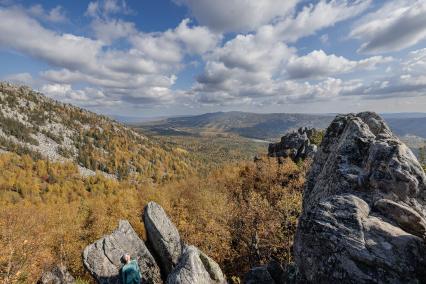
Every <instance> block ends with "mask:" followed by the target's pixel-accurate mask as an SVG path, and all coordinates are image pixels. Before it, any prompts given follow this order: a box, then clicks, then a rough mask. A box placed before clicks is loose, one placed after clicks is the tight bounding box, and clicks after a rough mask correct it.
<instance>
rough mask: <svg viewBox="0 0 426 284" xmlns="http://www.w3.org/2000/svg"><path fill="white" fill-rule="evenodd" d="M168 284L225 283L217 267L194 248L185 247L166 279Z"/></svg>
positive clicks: (211, 260)
mask: <svg viewBox="0 0 426 284" xmlns="http://www.w3.org/2000/svg"><path fill="white" fill-rule="evenodd" d="M167 283H168V284H209V283H212V284H218V283H226V280H225V276H224V275H223V273H222V271H221V269H220V267H219V265H218V264H217V263H216V262H215V261H214V260H213V259H211V258H210V257H208V256H207V255H205V254H204V253H203V252H201V251H200V250H199V249H197V248H196V247H194V246H186V247H185V249H184V251H183V253H182V256H181V257H180V259H179V263H178V265H177V266H176V267H175V269H174V270H173V271H172V272H171V273H170V275H169V276H168V278H167Z"/></svg>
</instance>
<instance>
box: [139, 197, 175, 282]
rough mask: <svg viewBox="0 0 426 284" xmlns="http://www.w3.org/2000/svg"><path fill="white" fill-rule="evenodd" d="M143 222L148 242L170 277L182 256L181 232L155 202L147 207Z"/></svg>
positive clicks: (164, 271)
mask: <svg viewBox="0 0 426 284" xmlns="http://www.w3.org/2000/svg"><path fill="white" fill-rule="evenodd" d="M143 220H144V223H145V228H146V232H147V236H148V242H149V243H150V245H151V246H152V248H153V250H154V251H155V255H156V256H157V257H158V260H159V262H160V266H161V268H162V270H163V273H164V274H166V275H168V274H169V273H170V272H171V271H172V269H173V268H174V267H175V266H176V265H177V263H178V260H179V257H180V255H181V254H182V242H181V239H180V236H179V232H178V230H177V229H176V226H175V225H174V224H173V223H172V221H170V219H169V218H168V217H167V214H166V212H164V210H163V208H162V207H161V206H160V205H158V204H157V203H155V202H149V203H148V205H147V206H146V207H145V209H144V214H143Z"/></svg>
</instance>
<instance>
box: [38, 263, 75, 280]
mask: <svg viewBox="0 0 426 284" xmlns="http://www.w3.org/2000/svg"><path fill="white" fill-rule="evenodd" d="M37 283H39V284H73V283H75V279H74V277H72V275H71V274H70V273H69V272H68V270H67V268H66V267H65V266H63V265H58V266H55V267H53V268H52V270H49V271H45V272H44V273H43V275H42V276H41V278H40V279H39V281H38V282H37Z"/></svg>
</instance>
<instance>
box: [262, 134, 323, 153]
mask: <svg viewBox="0 0 426 284" xmlns="http://www.w3.org/2000/svg"><path fill="white" fill-rule="evenodd" d="M318 131H319V130H316V129H314V128H312V129H308V128H299V129H298V130H297V131H292V132H289V133H287V134H286V135H284V136H283V137H281V142H279V143H271V144H269V148H268V155H269V156H270V157H283V158H287V157H289V158H291V159H292V160H293V161H298V160H300V159H306V158H313V156H314V155H315V153H316V152H317V146H316V145H314V144H312V142H311V139H312V137H313V135H315V134H317V133H318Z"/></svg>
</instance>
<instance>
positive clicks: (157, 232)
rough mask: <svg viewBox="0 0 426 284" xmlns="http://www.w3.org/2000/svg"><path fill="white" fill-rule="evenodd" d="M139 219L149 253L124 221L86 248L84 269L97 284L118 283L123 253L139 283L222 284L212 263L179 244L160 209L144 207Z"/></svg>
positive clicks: (177, 234)
mask: <svg viewBox="0 0 426 284" xmlns="http://www.w3.org/2000/svg"><path fill="white" fill-rule="evenodd" d="M143 219H144V221H145V229H146V233H147V235H148V242H149V243H148V245H149V249H150V250H151V251H150V250H148V248H147V246H146V245H145V243H144V242H143V241H142V240H141V239H140V238H139V237H138V236H137V234H136V232H135V231H134V230H133V228H132V227H131V225H130V224H129V222H128V221H120V224H119V227H118V229H116V230H115V231H114V232H113V233H112V234H111V235H108V236H105V237H103V238H102V239H100V240H98V241H96V242H95V243H93V244H91V245H89V246H87V247H86V249H85V250H84V253H83V259H84V265H85V267H86V268H87V269H88V270H89V271H90V273H91V274H92V275H93V276H94V278H95V279H96V280H97V282H98V283H108V284H109V283H120V279H119V270H120V268H121V266H122V264H121V263H120V258H121V256H122V255H123V254H125V253H129V254H130V255H131V257H132V259H137V260H138V263H139V267H140V270H141V272H142V278H143V283H163V280H164V281H165V282H166V283H169V284H174V283H179V284H197V283H198V284H210V283H211V284H221V283H226V280H225V276H224V275H223V273H222V271H221V269H220V267H219V265H218V264H217V263H216V262H214V261H213V260H212V259H211V258H210V257H208V256H207V255H206V254H204V253H203V252H202V251H200V250H199V249H198V248H196V247H194V246H188V245H185V244H184V243H183V242H182V241H181V239H180V236H179V232H178V230H177V229H176V227H175V225H174V224H173V223H172V221H171V220H170V219H169V218H168V217H167V214H166V213H165V212H164V210H163V208H162V207H161V206H160V205H158V204H157V203H155V202H150V203H148V205H147V206H146V207H145V209H144V214H143ZM151 253H152V254H151ZM156 260H157V261H158V262H157V261H156ZM157 263H159V264H160V267H161V274H160V268H159V266H157ZM161 276H162V277H161Z"/></svg>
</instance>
